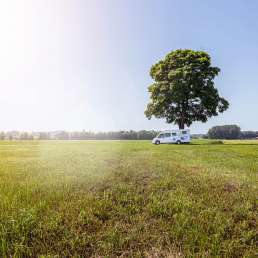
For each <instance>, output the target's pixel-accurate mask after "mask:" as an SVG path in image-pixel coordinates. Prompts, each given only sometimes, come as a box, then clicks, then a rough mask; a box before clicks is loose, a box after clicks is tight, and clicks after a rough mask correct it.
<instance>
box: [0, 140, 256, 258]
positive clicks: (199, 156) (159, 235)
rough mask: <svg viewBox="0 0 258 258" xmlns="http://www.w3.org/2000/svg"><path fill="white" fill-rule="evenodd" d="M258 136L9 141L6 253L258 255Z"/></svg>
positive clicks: (3, 207) (0, 148) (4, 147)
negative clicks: (173, 141)
mask: <svg viewBox="0 0 258 258" xmlns="http://www.w3.org/2000/svg"><path fill="white" fill-rule="evenodd" d="M257 250H258V144H256V142H255V141H251V142H242V141H226V142H224V144H220V143H217V144H216V143H214V142H213V144H212V142H211V141H195V142H194V144H190V145H179V146H178V145H160V146H154V145H152V144H150V142H147V141H42V142H37V141H25V142H7V141H6V142H0V257H117V256H122V257H257V256H258V251H257Z"/></svg>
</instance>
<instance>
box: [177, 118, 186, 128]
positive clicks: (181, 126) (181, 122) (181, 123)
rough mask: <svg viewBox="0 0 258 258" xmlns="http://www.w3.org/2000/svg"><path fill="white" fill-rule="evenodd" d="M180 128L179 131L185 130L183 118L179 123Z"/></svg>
mask: <svg viewBox="0 0 258 258" xmlns="http://www.w3.org/2000/svg"><path fill="white" fill-rule="evenodd" d="M178 127H179V130H183V129H185V123H184V119H183V118H181V119H180V121H179V123H178Z"/></svg>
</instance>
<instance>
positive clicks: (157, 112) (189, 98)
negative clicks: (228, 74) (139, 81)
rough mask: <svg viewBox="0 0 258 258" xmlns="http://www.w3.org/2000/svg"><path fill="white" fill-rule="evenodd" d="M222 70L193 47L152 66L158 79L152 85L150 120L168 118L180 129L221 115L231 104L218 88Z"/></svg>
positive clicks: (148, 116)
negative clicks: (219, 74) (218, 79)
mask: <svg viewBox="0 0 258 258" xmlns="http://www.w3.org/2000/svg"><path fill="white" fill-rule="evenodd" d="M219 72H220V69H219V68H218V67H213V66H211V58H210V56H209V55H208V54H207V53H206V52H203V51H193V50H189V49H185V50H182V49H179V50H175V51H172V52H170V53H169V54H168V55H167V56H166V57H165V58H164V59H162V60H160V61H159V62H158V63H156V64H154V65H153V66H152V67H151V70H150V76H151V78H152V79H153V80H154V82H153V84H151V85H150V86H149V88H148V90H149V93H150V98H151V101H150V103H149V104H148V105H147V109H146V111H145V115H146V116H147V118H148V119H151V117H152V116H154V117H156V118H165V119H166V122H167V123H175V124H177V125H178V126H179V129H184V127H185V125H187V126H188V127H189V126H190V125H191V124H192V123H193V122H194V121H201V122H206V121H207V120H208V118H209V117H212V116H217V115H218V113H221V112H223V111H225V110H226V109H227V108H228V107H229V103H228V101H227V100H226V99H224V98H222V97H220V96H219V93H218V90H217V89H216V88H215V87H214V78H215V76H217V75H218V73H219Z"/></svg>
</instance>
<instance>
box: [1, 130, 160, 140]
mask: <svg viewBox="0 0 258 258" xmlns="http://www.w3.org/2000/svg"><path fill="white" fill-rule="evenodd" d="M158 133H159V132H158V131H147V130H141V131H133V130H130V131H117V132H90V131H79V132H66V131H54V132H19V131H10V132H0V140H34V139H35V140H151V139H153V138H154V137H155V136H156V135H157V134H158Z"/></svg>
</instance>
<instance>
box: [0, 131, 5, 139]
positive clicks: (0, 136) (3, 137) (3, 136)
mask: <svg viewBox="0 0 258 258" xmlns="http://www.w3.org/2000/svg"><path fill="white" fill-rule="evenodd" d="M4 139H5V133H4V132H1V133H0V140H4Z"/></svg>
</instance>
